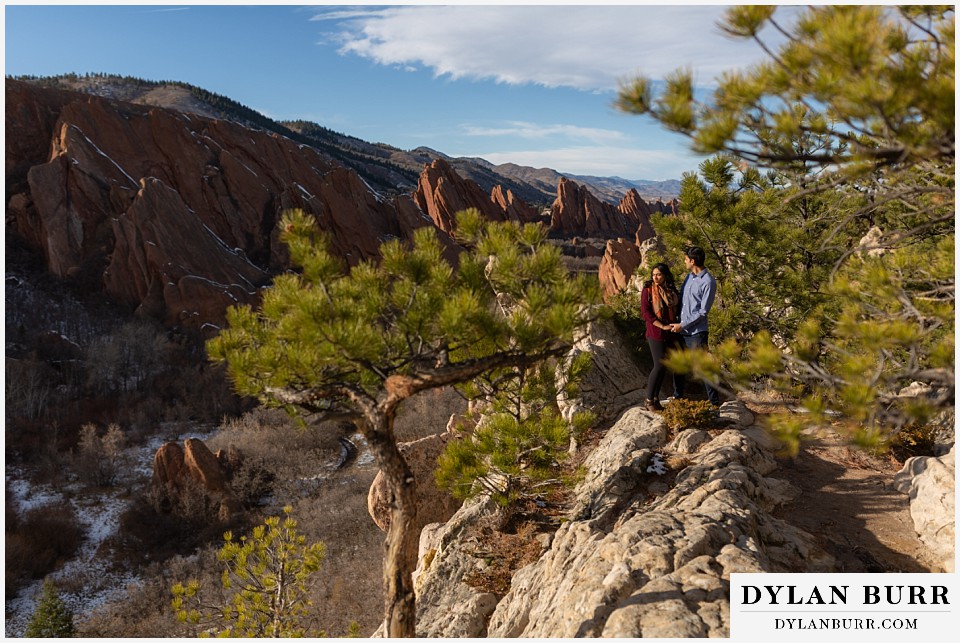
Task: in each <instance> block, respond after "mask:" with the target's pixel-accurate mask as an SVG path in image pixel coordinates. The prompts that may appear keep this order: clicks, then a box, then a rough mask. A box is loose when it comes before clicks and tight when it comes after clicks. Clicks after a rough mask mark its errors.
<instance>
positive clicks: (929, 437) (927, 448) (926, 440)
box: [890, 424, 939, 462]
mask: <svg viewBox="0 0 960 643" xmlns="http://www.w3.org/2000/svg"><path fill="white" fill-rule="evenodd" d="M938 430H939V427H937V426H936V425H934V424H911V425H910V426H907V427H905V428H904V429H902V430H901V431H900V432H899V433H897V434H896V435H895V436H894V438H893V441H892V442H891V444H890V451H891V453H892V454H893V457H894V458H896V459H897V460H898V461H899V462H905V461H906V460H907V458H912V457H915V456H924V455H935V452H936V446H937V441H936V436H937V431H938Z"/></svg>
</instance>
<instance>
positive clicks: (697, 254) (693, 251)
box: [683, 246, 707, 268]
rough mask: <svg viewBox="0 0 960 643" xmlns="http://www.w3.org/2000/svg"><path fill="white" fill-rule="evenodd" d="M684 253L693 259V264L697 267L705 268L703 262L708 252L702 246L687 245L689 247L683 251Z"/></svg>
mask: <svg viewBox="0 0 960 643" xmlns="http://www.w3.org/2000/svg"><path fill="white" fill-rule="evenodd" d="M683 254H685V255H687V256H688V257H689V258H690V259H693V265H695V266H696V267H697V268H703V262H704V261H706V259H707V255H706V253H705V252H704V251H703V248H701V247H700V246H687V249H686V250H684V251H683Z"/></svg>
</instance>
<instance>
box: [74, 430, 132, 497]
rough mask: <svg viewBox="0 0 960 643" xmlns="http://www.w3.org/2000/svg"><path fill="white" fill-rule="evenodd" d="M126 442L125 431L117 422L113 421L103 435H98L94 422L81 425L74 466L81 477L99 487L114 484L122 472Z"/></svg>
mask: <svg viewBox="0 0 960 643" xmlns="http://www.w3.org/2000/svg"><path fill="white" fill-rule="evenodd" d="M124 442H125V438H124V435H123V431H122V430H121V429H120V427H119V426H118V425H116V424H113V423H111V424H110V426H108V427H107V430H106V432H105V433H104V434H103V435H102V436H101V435H97V427H96V426H94V425H93V424H84V425H83V426H82V427H80V441H79V443H78V444H77V452H76V454H75V456H74V466H75V468H76V470H77V473H78V474H79V475H80V478H81V479H82V480H83V481H84V482H86V483H87V484H91V485H96V486H98V487H106V486H110V485H112V484H114V483H115V482H116V481H117V475H118V473H119V472H120V458H121V456H122V455H123V444H124Z"/></svg>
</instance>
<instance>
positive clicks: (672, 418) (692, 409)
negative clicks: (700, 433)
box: [663, 399, 715, 431]
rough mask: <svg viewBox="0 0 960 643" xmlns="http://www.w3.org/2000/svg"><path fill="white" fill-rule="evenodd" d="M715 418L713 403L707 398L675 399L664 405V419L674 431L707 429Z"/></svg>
mask: <svg viewBox="0 0 960 643" xmlns="http://www.w3.org/2000/svg"><path fill="white" fill-rule="evenodd" d="M714 419H715V415H714V411H713V405H711V404H710V402H708V401H706V400H684V399H680V400H673V401H672V402H670V404H667V405H666V406H664V407H663V421H664V422H666V423H667V426H668V427H670V429H672V430H674V431H683V430H684V429H706V428H709V427H710V425H711V424H712V423H713V421H714Z"/></svg>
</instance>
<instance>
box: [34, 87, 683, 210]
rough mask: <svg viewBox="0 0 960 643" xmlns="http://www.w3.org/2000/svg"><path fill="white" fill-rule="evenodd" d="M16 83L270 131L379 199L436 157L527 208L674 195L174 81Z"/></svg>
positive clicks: (407, 186)
mask: <svg viewBox="0 0 960 643" xmlns="http://www.w3.org/2000/svg"><path fill="white" fill-rule="evenodd" d="M17 80H23V81H27V82H30V83H34V84H38V85H42V86H44V87H53V88H58V89H69V90H72V91H80V92H86V93H90V94H94V95H97V96H102V97H104V98H111V99H115V100H121V101H124V102H129V103H134V104H139V105H151V106H156V107H166V108H169V109H174V110H177V111H183V112H188V113H192V114H198V115H200V116H205V117H207V118H220V119H227V120H231V121H234V122H237V123H240V124H242V125H246V126H249V127H256V128H259V129H264V130H267V131H270V132H275V133H277V134H281V135H283V136H287V137H290V138H292V139H293V140H296V141H299V142H302V143H307V144H309V145H313V146H315V147H317V148H318V149H320V150H322V151H323V152H325V153H327V154H329V155H330V157H331V158H332V159H335V160H336V161H337V162H339V163H341V164H343V165H345V166H346V167H349V168H351V169H353V170H354V171H356V172H357V173H358V174H359V175H360V176H361V177H363V178H364V180H365V181H367V182H368V183H369V184H370V185H371V187H373V188H374V189H376V190H377V191H379V192H382V193H384V194H387V195H396V194H401V193H409V192H411V191H412V190H413V189H415V188H416V186H417V177H418V176H419V174H420V171H421V170H422V169H423V166H424V165H427V164H429V163H431V162H433V161H434V160H436V159H438V158H440V159H444V160H445V161H447V162H449V163H450V165H451V166H452V167H453V168H454V169H455V170H456V171H457V172H458V173H459V174H460V175H461V176H462V177H463V178H466V179H470V180H472V181H474V182H476V183H477V184H478V185H479V186H480V187H481V188H483V189H484V190H485V191H487V192H489V191H490V190H492V189H493V188H494V187H495V186H497V185H502V186H503V188H504V189H505V190H510V191H512V192H513V193H514V194H515V195H516V196H517V197H519V198H521V199H523V200H524V201H526V202H527V203H530V204H531V205H534V206H541V207H546V206H548V205H549V202H550V201H552V199H553V197H554V196H555V195H556V186H557V182H558V181H559V179H560V178H561V177H566V178H570V179H573V180H576V181H577V182H579V183H581V184H583V185H585V186H586V187H587V188H588V189H589V190H590V191H591V192H592V193H593V194H594V195H596V196H597V197H598V198H600V199H601V200H603V201H606V202H608V203H613V204H616V203H617V202H618V201H619V200H620V199H622V198H623V197H624V196H625V195H626V194H627V192H629V191H630V190H631V189H635V190H636V191H637V192H638V193H639V194H640V196H642V197H643V198H645V199H647V200H657V199H662V200H664V201H669V200H670V199H673V198H676V197H677V195H678V194H679V191H680V183H679V181H644V180H637V181H630V180H626V179H621V178H619V177H593V176H575V175H565V174H561V173H559V172H557V171H555V170H551V169H549V168H531V167H525V166H519V165H515V164H512V163H506V164H501V165H494V164H492V163H490V162H488V161H486V160H484V159H480V158H453V157H450V156H447V155H446V154H444V153H443V152H439V151H436V150H432V149H430V148H427V147H418V148H416V149H413V150H401V149H398V148H395V147H392V146H390V145H388V144H385V143H370V142H367V141H364V140H361V139H359V138H356V137H354V136H350V135H348V134H344V133H340V132H336V131H334V130H331V129H329V128H326V127H324V126H323V125H321V124H318V123H313V122H310V121H303V120H293V121H274V120H272V119H270V118H267V117H266V116H264V115H262V114H260V113H259V112H256V111H255V110H253V109H250V108H249V107H246V106H245V105H242V104H240V103H238V102H237V101H235V100H233V99H231V98H228V97H226V96H221V95H219V94H215V93H213V92H210V91H207V90H205V89H202V88H200V87H196V86H194V85H190V84H188V83H183V82H180V81H168V80H162V81H151V80H144V79H141V78H132V77H127V76H115V75H109V74H86V75H77V74H67V75H62V76H51V77H18V78H17Z"/></svg>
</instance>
